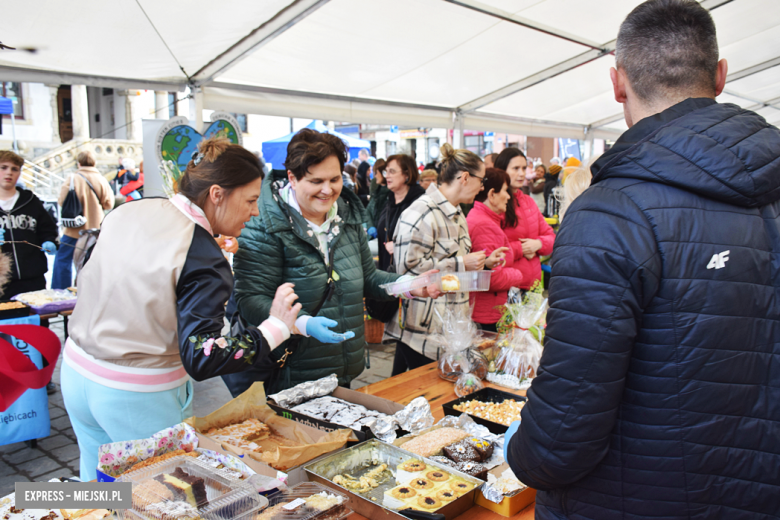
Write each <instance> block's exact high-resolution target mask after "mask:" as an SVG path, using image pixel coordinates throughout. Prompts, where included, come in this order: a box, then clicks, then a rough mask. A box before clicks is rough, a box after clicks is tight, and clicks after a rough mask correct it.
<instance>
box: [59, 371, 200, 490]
mask: <svg viewBox="0 0 780 520" xmlns="http://www.w3.org/2000/svg"><path fill="white" fill-rule="evenodd" d="M60 386H61V387H62V397H63V399H64V401H65V408H66V409H67V411H68V416H69V417H70V423H71V425H72V426H73V431H75V432H76V438H77V439H78V443H79V451H80V452H81V466H80V469H81V475H80V478H81V480H83V481H85V482H86V481H90V480H94V479H95V478H97V465H98V448H99V447H100V446H101V445H103V444H107V443H109V442H119V441H131V440H135V439H145V438H147V437H151V436H152V435H153V434H155V433H157V432H158V431H160V430H163V429H165V428H168V427H169V426H173V425H175V424H179V423H180V422H182V421H183V420H184V419H186V418H187V417H191V416H192V381H187V382H186V383H185V384H183V385H181V386H180V387H178V388H174V389H172V390H165V391H163V392H131V391H128V390H116V389H114V388H109V387H107V386H103V385H101V384H98V383H95V382H93V381H90V380H89V379H87V378H86V377H84V376H82V375H81V374H79V373H78V372H76V371H75V370H73V368H71V367H70V365H68V363H67V362H64V361H63V363H62V371H61V375H60Z"/></svg>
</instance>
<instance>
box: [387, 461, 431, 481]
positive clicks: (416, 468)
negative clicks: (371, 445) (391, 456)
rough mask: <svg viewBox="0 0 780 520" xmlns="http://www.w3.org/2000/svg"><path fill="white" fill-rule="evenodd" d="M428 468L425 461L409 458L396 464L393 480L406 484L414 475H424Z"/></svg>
mask: <svg viewBox="0 0 780 520" xmlns="http://www.w3.org/2000/svg"><path fill="white" fill-rule="evenodd" d="M430 469H431V468H429V467H428V465H427V464H426V463H424V462H422V461H420V460H417V459H410V460H407V461H405V462H402V463H401V464H399V465H398V466H396V469H395V480H396V481H397V482H398V483H399V484H406V483H408V482H409V481H410V480H412V479H413V478H415V477H422V476H424V475H425V473H426V472H427V471H430Z"/></svg>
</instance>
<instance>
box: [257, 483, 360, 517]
mask: <svg viewBox="0 0 780 520" xmlns="http://www.w3.org/2000/svg"><path fill="white" fill-rule="evenodd" d="M268 502H269V504H270V505H269V507H268V508H267V509H265V510H264V511H261V512H260V513H259V514H257V515H255V516H253V517H252V520H282V519H284V520H309V519H311V520H314V519H316V520H331V519H333V520H335V519H337V518H343V517H344V516H346V515H347V514H349V513H350V512H351V511H349V510H348V509H346V506H345V504H346V503H347V497H346V496H344V495H342V494H341V493H339V492H337V491H332V490H330V489H327V488H325V487H323V486H321V485H320V484H316V483H313V482H303V483H301V484H298V485H296V486H293V487H292V488H290V489H289V490H287V491H280V492H278V493H274V494H273V495H271V496H269V497H268ZM245 520H249V519H245Z"/></svg>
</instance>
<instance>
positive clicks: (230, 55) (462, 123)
mask: <svg viewBox="0 0 780 520" xmlns="http://www.w3.org/2000/svg"><path fill="white" fill-rule="evenodd" d="M443 1H445V2H448V3H451V4H453V5H457V6H460V7H462V8H464V9H471V10H474V11H476V12H479V13H482V14H483V15H488V16H492V17H495V18H497V19H500V20H502V21H506V22H510V23H514V24H518V25H521V26H523V27H526V28H529V29H532V30H535V31H539V32H542V33H544V34H547V35H551V36H554V37H557V38H561V39H563V40H566V41H569V42H572V43H576V44H578V45H582V46H584V47H586V48H587V49H588V50H586V51H585V52H583V53H582V54H579V55H577V56H575V57H573V58H570V59H567V60H565V61H563V62H560V63H557V64H555V65H553V66H551V67H549V68H547V69H545V70H543V71H541V72H538V73H536V74H532V75H531V76H528V77H526V78H523V79H521V80H519V81H515V82H513V83H511V84H509V85H506V86H504V87H502V88H499V89H497V90H495V91H493V92H491V93H489V94H486V95H483V96H481V97H479V98H477V99H474V100H472V101H470V102H468V103H464V104H462V105H460V106H458V107H446V106H436V105H423V104H415V103H404V102H395V101H386V100H381V99H373V98H361V97H354V96H341V95H334V94H325V93H318V92H307V91H296V90H286V89H277V88H267V87H259V86H249V85H239V84H232V83H225V82H218V81H215V78H216V77H217V76H218V75H220V74H223V73H224V72H226V71H227V70H229V69H230V68H231V67H233V66H234V65H236V64H237V63H239V62H240V61H241V60H243V59H244V58H245V57H246V56H247V55H248V54H250V53H251V52H253V51H256V50H257V49H259V48H260V47H262V46H263V45H266V44H267V43H269V42H270V41H272V40H273V39H275V38H277V37H278V36H279V35H281V34H283V33H284V32H285V31H287V30H289V29H291V28H292V27H294V26H295V25H297V24H298V23H300V22H301V21H302V20H304V19H305V18H306V17H308V16H309V15H311V14H312V13H314V12H315V11H317V10H318V9H319V8H320V7H322V6H323V5H325V4H326V3H328V2H329V0H293V1H292V2H291V3H290V4H289V5H287V6H286V7H285V8H283V9H282V10H280V11H279V12H278V13H276V15H274V16H273V17H272V18H271V19H269V20H267V21H266V22H264V23H263V24H262V25H260V26H259V27H257V28H255V29H254V30H253V31H251V32H250V33H249V34H247V35H246V36H244V37H243V38H241V39H240V40H238V41H237V42H236V43H234V44H233V45H232V46H230V47H229V48H228V49H227V50H225V51H224V52H222V53H221V54H219V55H217V56H215V57H214V58H213V59H211V60H210V61H209V62H208V63H207V64H206V65H204V66H203V67H202V68H201V69H200V70H198V71H197V72H195V74H193V75H192V76H191V77H183V78H179V79H174V78H172V79H171V80H170V81H150V80H143V79H135V78H119V77H104V76H93V75H83V74H70V73H63V72H56V71H50V70H38V69H25V68H21V67H9V66H0V75H2V77H4V78H5V79H6V80H9V81H22V82H40V83H48V84H58V83H59V84H81V85H87V86H94V87H109V88H117V89H133V88H136V89H148V90H157V91H179V92H181V91H184V90H185V89H186V88H187V87H189V88H190V89H191V91H192V92H193V94H194V98H195V104H196V107H198V106H201V107H204V108H207V107H208V104H209V102H208V92H209V90H210V89H221V90H222V91H239V92H241V91H243V92H247V93H256V94H258V95H261V96H281V97H284V98H287V99H297V100H299V101H300V104H299V106H300V107H302V109H303V110H307V109H308V110H309V115H308V116H307V117H320V116H319V115H318V114H317V112H318V111H319V112H323V111H325V109H322V108H321V109H318V106H317V103H318V102H319V103H321V102H322V101H326V102H333V103H341V104H342V105H345V104H346V105H350V106H351V105H355V106H356V107H374V108H376V109H380V108H387V109H390V110H387V111H386V112H385V114H384V115H382V114H378V113H377V114H372V113H367V114H368V115H365V116H364V117H363V119H367V120H359V119H355V120H353V122H356V123H372V122H374V123H376V122H381V123H388V124H393V123H394V121H393V112H392V109H398V108H405V109H412V110H419V111H421V112H424V113H426V114H427V116H426V115H425V114H422V115H421V116H420V118H419V121H420V125H419V126H433V125H430V124H426V119H427V120H428V122H430V120H431V117H430V115H435V114H438V115H436V117H435V119H436V122H437V123H441V122H443V121H445V120H446V121H448V122H449V125H447V126H445V127H449V128H454V129H455V130H456V134H459V135H458V137H457V138H456V139H457V140H460V137H461V136H462V131H463V129H464V128H466V127H468V128H473V129H475V130H477V129H483V128H484V129H485V130H488V129H492V128H488V127H489V126H490V125H494V126H496V127H498V128H500V129H501V130H500V131H507V132H512V133H520V134H523V133H525V134H528V133H529V131H534V132H536V133H534V134H531V135H540V134H541V135H543V136H546V135H550V136H555V135H560V136H561V137H574V138H578V139H593V138H594V136H598V137H603V138H613V139H614V138H617V137H618V136H619V135H620V134H621V132H620V131H619V130H614V129H610V128H604V127H605V126H607V125H610V124H612V123H614V122H616V121H619V120H620V119H622V118H623V114H622V113H621V114H615V115H614V116H610V117H607V118H604V119H601V120H599V121H595V122H593V123H591V124H589V125H582V124H567V123H560V122H557V121H548V120H534V119H527V118H519V117H510V116H502V115H498V114H493V113H487V112H478V110H479V109H480V108H483V107H485V106H487V105H489V104H491V103H494V102H496V101H499V100H501V99H504V98H506V97H508V96H511V95H513V94H516V93H517V92H520V91H522V90H525V89H527V88H530V87H532V86H535V85H539V84H540V83H543V82H544V81H547V80H549V79H551V78H554V77H556V76H559V75H560V74H563V73H565V72H567V71H570V70H572V69H574V68H576V67H579V66H582V65H584V64H586V63H590V62H592V61H595V60H598V59H600V58H603V57H604V56H607V55H609V54H613V53H614V51H615V40H613V41H610V42H607V43H605V44H599V43H597V42H592V41H589V40H587V39H584V38H581V37H578V36H575V35H573V34H569V33H566V32H564V31H561V30H558V29H554V28H551V27H548V26H545V25H543V24H540V23H536V22H533V21H531V20H528V19H525V18H522V17H520V16H516V15H513V14H511V13H507V12H505V11H502V10H500V9H496V8H493V7H491V6H488V5H485V4H482V3H480V2H478V1H477V0H443ZM733 1H735V0H701V5H702V6H704V7H705V8H707V9H708V10H713V9H717V8H718V7H721V6H723V5H725V4H728V3H730V2H733ZM150 23H151V22H150ZM163 43H164V42H163ZM174 58H175V56H174ZM778 65H780V57H777V58H774V59H772V60H769V61H767V62H765V63H762V64H759V65H756V66H753V67H750V68H748V69H745V70H742V71H737V72H735V73H732V74H730V75H729V78H728V79H729V80H731V81H734V80H737V79H741V78H744V77H747V76H749V75H752V74H756V73H759V72H762V71H764V70H767V69H769V68H772V67H775V66H778ZM182 73H183V74H184V75H186V73H185V72H184V71H182ZM204 89H205V92H206V94H205V97H206V99H205V100H204ZM729 94H731V95H736V96H738V97H740V98H743V99H747V98H745V96H742V95H737V94H734V93H729ZM750 101H754V102H756V107H758V108H761V107H767V106H771V107H774V108H778V109H780V103H778V100H777V99H773V100H770V101H767V102H761V101H757V100H750ZM342 112H343V110H342ZM357 112H361V111H360V110H357ZM362 113H365V111H363V112H362ZM275 115H279V114H275ZM414 117H415V116H411V118H412V119H413V118H414ZM324 119H329V118H327V117H325V118H324ZM368 119H370V120H368ZM399 119H409V116H408V115H407V116H404V117H403V118H399ZM345 120H347V119H345ZM498 128H496V129H498ZM556 132H562V135H561V134H556Z"/></svg>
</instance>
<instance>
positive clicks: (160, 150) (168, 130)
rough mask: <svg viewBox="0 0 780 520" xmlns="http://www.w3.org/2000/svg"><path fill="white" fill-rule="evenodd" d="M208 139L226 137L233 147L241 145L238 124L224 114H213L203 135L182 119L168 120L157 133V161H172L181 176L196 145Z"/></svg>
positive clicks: (196, 149) (233, 118)
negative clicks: (233, 144)
mask: <svg viewBox="0 0 780 520" xmlns="http://www.w3.org/2000/svg"><path fill="white" fill-rule="evenodd" d="M210 137H227V138H228V139H230V141H231V142H233V143H235V144H241V142H242V139H241V130H239V125H238V121H237V120H236V118H235V117H233V116H232V115H231V114H228V113H226V112H214V113H213V114H212V115H211V122H210V123H209V125H208V126H207V127H206V129H205V130H204V132H203V134H201V133H200V132H198V131H197V130H195V129H194V128H192V127H191V126H190V125H189V120H188V119H187V118H186V117H184V116H178V117H174V118H172V119H170V120H169V121H168V122H167V123H166V124H164V125H163V126H162V127H161V128H160V130H159V131H158V132H157V140H156V143H157V150H156V151H157V159H158V160H159V161H160V162H161V163H162V162H163V161H173V162H174V163H175V164H176V165H177V166H178V167H179V171H181V172H183V171H184V170H185V169H186V168H187V164H189V162H190V161H191V160H192V154H193V153H195V152H196V151H198V144H200V142H201V141H203V140H204V139H208V138H210Z"/></svg>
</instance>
